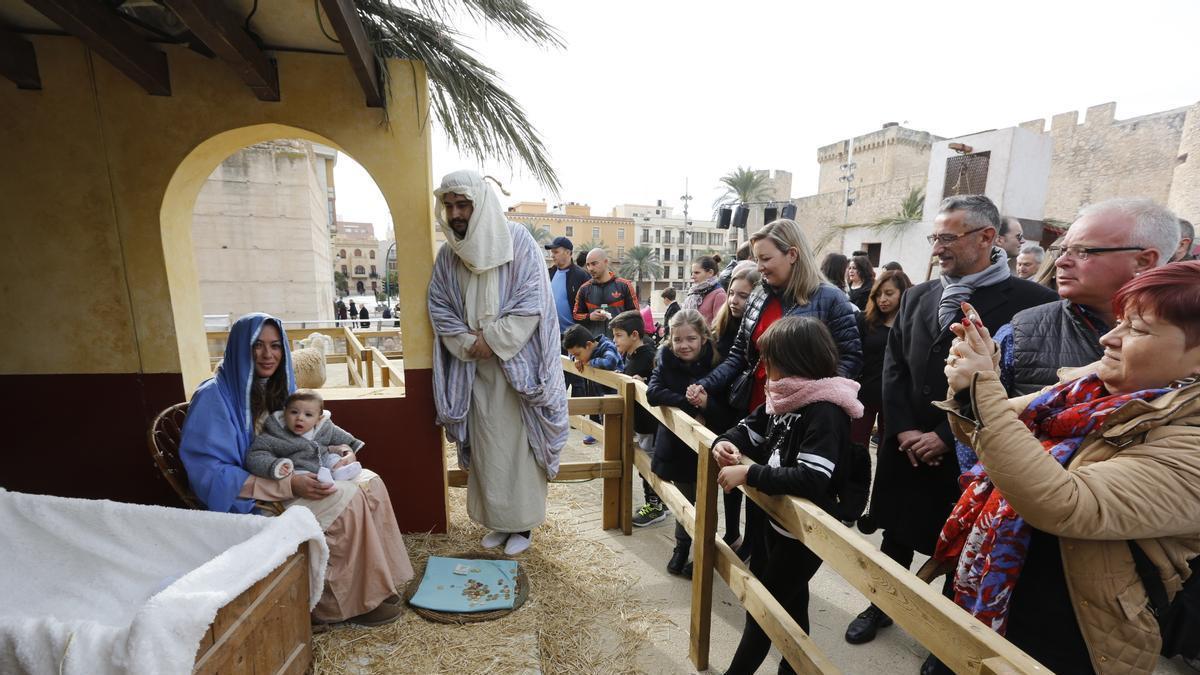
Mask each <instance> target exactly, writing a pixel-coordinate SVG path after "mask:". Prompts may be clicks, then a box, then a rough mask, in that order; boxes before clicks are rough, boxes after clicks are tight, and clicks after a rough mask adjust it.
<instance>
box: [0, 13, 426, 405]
mask: <svg viewBox="0 0 1200 675" xmlns="http://www.w3.org/2000/svg"><path fill="white" fill-rule="evenodd" d="M31 39H32V41H33V42H34V45H35V48H36V50H37V56H38V67H39V70H40V72H41V77H42V82H43V89H42V90H41V91H21V90H17V89H16V88H15V87H12V86H0V147H3V148H4V149H5V155H6V161H5V162H4V163H3V165H0V203H3V204H4V208H3V210H2V211H0V219H2V225H3V226H2V227H0V254H2V255H4V256H5V258H6V264H5V265H3V266H0V290H2V291H3V293H4V296H5V298H4V302H3V303H2V304H0V322H2V325H3V326H4V327H5V329H6V330H4V331H3V332H2V333H0V372H4V373H25V374H46V373H129V372H146V373H183V375H184V381H185V387H186V388H187V389H188V390H189V391H190V390H191V389H192V388H193V387H194V386H195V385H196V384H197V383H198V382H199V381H200V380H201V379H203V378H204V377H206V376H207V373H208V363H207V354H206V351H205V341H204V333H203V330H202V326H201V309H200V301H199V290H198V287H197V284H196V273H195V263H194V259H193V254H192V247H191V240H190V236H191V235H190V223H191V217H192V208H193V205H194V202H195V198H196V195H197V194H198V193H199V190H200V187H201V185H202V184H203V183H204V180H205V179H206V178H207V177H208V175H209V174H210V173H211V172H212V170H213V169H214V168H215V167H216V166H217V165H218V164H219V163H220V162H221V161H222V160H223V159H225V158H226V157H227V156H228V155H230V154H231V153H233V152H234V151H236V150H238V149H239V148H241V147H244V146H246V145H249V144H252V143H257V142H260V141H265V140H270V139H274V138H306V139H309V140H313V141H317V142H321V143H325V144H327V145H330V146H333V147H336V148H338V149H340V150H342V151H344V152H346V153H348V154H349V155H350V156H352V157H353V158H354V159H355V160H356V161H358V162H359V163H360V164H362V165H363V167H364V168H365V169H366V170H367V171H368V172H369V173H370V174H371V176H372V177H373V178H374V179H375V181H376V182H377V183H378V185H379V188H380V190H381V191H382V193H383V196H384V198H385V199H386V200H387V202H388V206H389V208H390V209H391V212H392V219H393V221H394V222H395V223H396V232H395V236H396V240H397V241H402V242H405V244H407V245H406V246H405V247H404V248H402V249H401V250H400V252H399V263H400V264H399V266H398V267H399V281H400V292H401V304H402V306H403V308H404V309H405V311H404V313H403V317H402V329H403V331H404V347H405V366H406V367H407V368H429V367H430V364H431V352H432V342H431V331H430V328H429V322H428V316H427V313H426V311H425V297H426V287H427V285H428V280H429V274H430V270H431V267H432V258H431V257H430V255H429V253H428V252H429V251H430V250H432V246H433V242H432V228H431V210H430V205H431V190H432V186H431V177H430V173H429V172H430V132H429V127H430V120H429V112H428V107H427V101H426V80H425V73H424V68H423V67H422V66H421V64H416V63H412V64H410V63H409V62H407V61H393V62H390V63H389V64H388V65H389V71H390V75H391V78H390V79H391V84H392V86H391V100H390V103H389V118H390V123H389V124H388V125H384V124H383V118H382V112H381V111H380V110H379V109H373V108H367V107H366V106H365V105H364V104H363V102H362V101H363V94H362V91H361V90H360V89H359V86H358V84H357V81H356V80H355V79H354V76H353V73H352V71H351V69H350V65H349V63H348V62H347V61H346V59H345V57H343V56H341V55H323V54H305V53H288V52H281V53H277V54H276V58H277V60H278V67H279V79H280V86H281V94H282V96H281V98H282V100H281V101H280V102H278V103H266V102H262V101H258V100H257V99H255V98H254V96H253V95H252V93H251V92H250V90H249V88H247V87H246V86H245V85H244V84H242V83H241V81H240V80H239V79H238V78H237V77H236V76H235V74H234V73H233V71H232V69H230V68H229V67H227V66H225V65H224V64H223V63H221V62H220V61H217V60H210V59H206V58H204V57H202V56H200V55H198V54H195V53H194V52H190V51H188V50H187V49H184V48H174V47H164V50H165V51H166V52H167V58H168V62H169V64H170V69H171V87H172V95H171V96H167V97H161V96H150V95H148V94H146V93H145V92H144V91H143V90H142V89H141V88H140V87H138V86H137V85H136V84H134V83H133V82H132V81H130V80H129V79H127V78H126V77H125V76H124V75H122V74H121V73H119V72H118V71H116V70H115V69H114V68H113V67H112V66H110V65H109V64H108V63H107V62H106V61H104V60H103V59H101V58H99V57H95V56H94V55H92V54H90V53H89V52H88V51H87V50H86V49H85V48H84V47H83V45H82V44H81V43H80V42H79V41H78V40H75V39H74V38H70V37H54V36H35V37H32V38H31ZM6 84H7V83H0V85H6ZM418 114H419V115H418ZM267 262H269V261H264V264H266V263H267Z"/></svg>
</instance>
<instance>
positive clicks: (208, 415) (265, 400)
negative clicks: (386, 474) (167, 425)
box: [179, 313, 413, 625]
mask: <svg viewBox="0 0 1200 675" xmlns="http://www.w3.org/2000/svg"><path fill="white" fill-rule="evenodd" d="M295 388H296V383H295V376H294V374H293V370H292V359H291V349H290V343H289V342H288V339H287V334H286V333H285V332H284V330H283V324H282V323H280V321H279V320H278V319H276V318H274V317H272V316H269V315H267V314H261V313H254V314H247V315H245V316H243V317H241V318H240V319H238V320H237V321H236V322H235V323H234V324H233V327H232V328H231V329H230V331H229V339H228V341H227V342H226V344H225V359H224V360H223V361H222V362H221V365H220V366H219V367H218V368H217V372H216V375H214V376H213V377H212V379H209V380H206V381H205V382H203V383H201V384H200V386H199V387H197V388H196V391H195V393H194V394H193V395H192V400H191V404H190V405H189V406H188V414H187V421H186V422H185V423H184V429H183V438H182V440H181V442H180V447H179V455H180V459H182V460H183V464H184V467H185V468H186V469H187V473H188V482H189V483H190V484H191V487H192V490H193V491H194V492H195V493H196V496H197V497H198V498H199V499H200V501H202V502H204V504H205V505H206V506H207V507H208V509H209V510H210V511H221V512H231V513H250V512H252V511H254V509H255V500H260V499H261V500H264V501H278V502H283V503H285V504H289V505H293V506H292V507H293V508H294V507H295V505H303V506H306V507H308V508H310V509H312V510H313V511H314V513H316V514H318V520H319V521H320V522H321V523H322V526H323V528H324V530H325V540H326V543H327V544H328V545H329V567H328V569H327V570H326V574H325V590H324V593H323V594H322V596H321V601H320V602H319V603H317V606H316V607H315V608H314V609H313V618H314V620H316V621H318V622H322V623H328V622H336V621H351V622H354V623H358V624H360V625H381V624H383V623H388V622H391V621H394V620H395V619H396V618H398V617H399V616H400V613H401V605H400V601H399V597H398V596H397V594H396V590H397V589H398V588H399V587H400V586H402V585H403V584H404V583H406V582H407V581H408V580H409V579H411V578H412V574H413V573H412V565H411V564H410V563H409V560H408V553H407V552H406V551H405V548H404V540H403V538H402V537H401V535H400V529H399V527H398V526H397V524H396V516H395V513H394V512H393V511H392V505H391V500H390V499H389V497H388V493H387V487H386V486H384V484H383V481H382V480H381V479H380V478H379V477H378V476H375V477H373V478H371V479H370V481H369V482H366V483H363V485H362V488H361V489H358V488H351V489H350V490H349V491H347V490H346V488H345V487H343V488H342V489H341V490H339V489H338V488H336V487H333V486H324V485H322V484H321V482H320V481H319V480H318V479H317V477H316V475H315V474H293V475H292V476H289V477H288V478H285V479H283V480H278V481H277V480H271V479H266V478H260V477H257V476H253V475H251V474H250V473H249V472H248V471H246V469H245V468H244V464H245V459H246V451H247V449H249V447H250V443H251V441H252V440H253V439H254V435H255V433H256V432H257V431H258V429H259V428H261V423H262V420H263V419H264V418H265V416H266V415H269V414H271V413H272V412H274V411H276V410H280V409H281V408H282V407H283V403H284V400H285V399H286V398H287V397H288V395H289V394H291V393H292V392H293V391H294V390H295ZM350 461H354V460H353V458H352V459H351V460H350ZM326 523H328V524H326Z"/></svg>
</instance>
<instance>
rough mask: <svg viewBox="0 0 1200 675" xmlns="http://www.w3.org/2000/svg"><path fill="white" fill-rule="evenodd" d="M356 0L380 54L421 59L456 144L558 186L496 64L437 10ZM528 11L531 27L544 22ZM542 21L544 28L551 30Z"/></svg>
mask: <svg viewBox="0 0 1200 675" xmlns="http://www.w3.org/2000/svg"><path fill="white" fill-rule="evenodd" d="M466 1H470V2H476V3H477V4H478V5H488V6H491V5H499V4H504V3H502V2H500V1H499V0H496V2H490V1H488V0H466ZM356 2H357V5H358V10H359V12H360V14H361V15H362V19H363V26H364V27H365V28H366V30H367V34H368V37H369V38H370V41H371V44H372V45H373V47H374V49H375V52H376V54H377V55H378V56H379V57H380V58H385V59H386V58H397V59H412V60H414V61H421V62H422V63H424V64H425V70H426V72H427V73H428V76H429V86H430V100H431V102H432V104H433V109H434V114H435V115H436V116H437V119H438V122H439V123H440V124H441V126H442V128H443V129H444V130H445V132H446V136H447V137H449V139H450V142H451V143H453V144H454V146H455V148H457V149H458V150H459V151H460V152H462V153H463V154H466V155H469V156H472V157H475V158H477V159H479V160H480V161H482V160H484V159H498V160H500V161H502V162H505V163H506V164H508V165H509V166H512V165H514V164H516V163H517V162H520V163H522V164H524V165H525V167H527V168H528V169H529V171H530V172H531V173H532V174H533V176H534V177H535V178H536V179H537V181H538V182H539V183H541V184H542V185H543V186H545V187H546V188H547V189H549V190H551V191H553V192H554V193H555V194H557V193H558V190H559V187H560V184H559V179H558V173H557V172H556V171H555V170H554V167H553V166H552V165H551V163H550V157H549V153H548V152H547V150H546V147H545V145H544V143H543V142H542V139H541V136H540V135H539V134H538V131H537V129H536V128H535V127H534V126H533V123H532V122H531V121H530V120H529V118H528V117H527V116H526V114H525V110H524V109H523V108H522V107H521V104H520V103H518V102H517V100H516V99H515V98H513V97H512V95H510V94H509V93H508V92H506V91H504V89H502V88H501V87H500V81H499V76H498V75H497V73H496V71H495V70H493V69H491V68H489V67H488V66H486V65H484V64H483V63H482V62H481V61H479V59H478V58H476V56H475V54H473V53H472V52H471V51H470V50H468V49H467V48H466V47H464V46H463V45H462V44H460V42H459V40H458V36H459V35H460V34H459V32H458V31H456V30H455V29H453V28H452V27H450V26H449V25H447V24H446V23H443V22H442V21H439V20H438V19H437V17H438V16H439V14H438V13H436V12H434V13H432V15H431V16H432V17H433V18H431V16H425V15H422V14H420V13H418V12H415V11H413V10H410V9H407V8H404V7H399V6H397V5H394V4H392V3H391V2H390V1H389V0H356ZM509 4H510V5H514V6H515V4H514V3H509ZM522 5H523V3H522ZM525 9H528V8H527V7H526V8H525ZM478 11H482V10H478ZM525 16H526V20H527V24H526V25H528V26H532V25H533V23H536V22H541V17H539V16H538V15H537V14H536V13H534V12H531V11H530V12H526V13H525ZM541 23H542V25H543V26H544V29H545V30H549V31H553V29H552V28H550V27H549V26H546V25H545V24H544V22H541ZM535 34H536V32H534V33H527V35H526V36H527V37H528V36H529V35H535ZM383 72H385V73H386V70H383Z"/></svg>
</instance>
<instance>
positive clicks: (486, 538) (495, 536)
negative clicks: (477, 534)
mask: <svg viewBox="0 0 1200 675" xmlns="http://www.w3.org/2000/svg"><path fill="white" fill-rule="evenodd" d="M506 539H508V533H507V532H488V533H487V534H485V535H483V541H482V542H481V543H482V544H483V547H484V548H496V547H497V546H499V545H501V544H503V543H504V542H505V540H506Z"/></svg>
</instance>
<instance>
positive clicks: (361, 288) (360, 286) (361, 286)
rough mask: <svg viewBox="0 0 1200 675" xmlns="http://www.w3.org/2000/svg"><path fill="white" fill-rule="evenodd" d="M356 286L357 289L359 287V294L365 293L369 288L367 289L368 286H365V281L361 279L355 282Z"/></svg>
mask: <svg viewBox="0 0 1200 675" xmlns="http://www.w3.org/2000/svg"><path fill="white" fill-rule="evenodd" d="M355 288H357V289H358V294H359V295H362V294H363V293H366V292H367V289H366V287H365V286H363V282H361V281H359V282H356V283H355Z"/></svg>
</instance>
